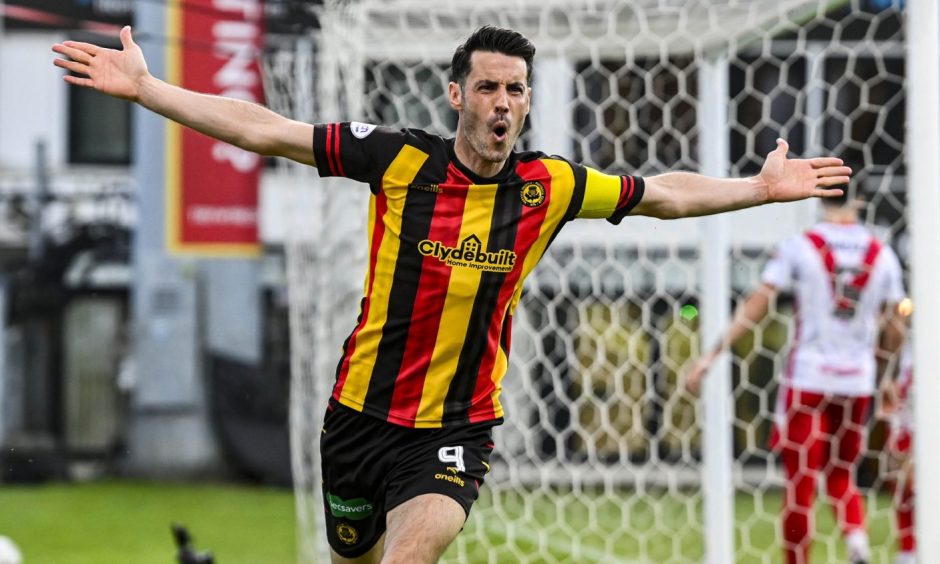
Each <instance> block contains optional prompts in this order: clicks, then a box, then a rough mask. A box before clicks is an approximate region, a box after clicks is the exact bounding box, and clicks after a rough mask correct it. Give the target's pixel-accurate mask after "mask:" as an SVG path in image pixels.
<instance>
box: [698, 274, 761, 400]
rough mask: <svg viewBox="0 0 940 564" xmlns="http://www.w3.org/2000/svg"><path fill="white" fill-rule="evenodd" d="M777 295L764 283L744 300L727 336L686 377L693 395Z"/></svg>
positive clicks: (753, 325) (757, 321)
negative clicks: (713, 367) (717, 360)
mask: <svg viewBox="0 0 940 564" xmlns="http://www.w3.org/2000/svg"><path fill="white" fill-rule="evenodd" d="M776 295H777V288H776V287H775V286H774V285H773V284H768V283H766V282H764V283H763V284H761V285H760V287H758V288H757V290H755V291H754V292H753V293H752V294H751V295H749V296H748V297H747V298H746V299H745V300H744V303H742V304H741V305H740V307H738V310H737V312H735V314H734V320H733V321H732V322H731V325H730V326H729V327H728V330H727V332H726V333H725V335H724V336H723V337H722V338H721V340H720V341H718V344H717V345H715V346H714V347H713V348H712V349H711V350H710V351H708V352H707V353H706V354H705V355H703V356H702V357H701V358H699V359H697V360H696V361H695V362H694V363H693V364H692V369H691V370H690V371H689V373H688V374H687V375H686V377H685V386H686V388H688V390H689V391H690V392H692V393H693V394H698V393H699V389H700V388H701V383H702V379H703V378H705V375H706V374H707V373H708V369H709V368H711V366H712V364H713V363H714V362H715V359H716V358H718V355H720V354H721V352H722V351H723V350H725V349H726V348H728V347H730V346H732V345H734V344H735V343H736V342H738V339H740V338H741V337H743V336H744V335H745V334H746V333H747V332H748V331H750V330H752V329H753V328H754V327H755V326H757V324H758V323H760V322H761V320H763V319H764V316H766V315H767V311H768V309H769V308H770V300H772V299H773V298H774V297H775V296H776Z"/></svg>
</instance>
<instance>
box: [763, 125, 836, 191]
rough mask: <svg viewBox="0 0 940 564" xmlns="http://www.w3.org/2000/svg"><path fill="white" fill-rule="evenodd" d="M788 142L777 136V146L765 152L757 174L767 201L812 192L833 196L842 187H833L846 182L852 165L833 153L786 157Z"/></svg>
mask: <svg viewBox="0 0 940 564" xmlns="http://www.w3.org/2000/svg"><path fill="white" fill-rule="evenodd" d="M789 149H790V147H789V145H787V142H786V141H784V140H783V139H777V148H776V149H775V150H773V151H771V152H770V153H769V154H768V155H767V160H766V161H764V166H763V168H761V171H760V178H761V179H762V180H763V181H764V184H765V185H766V186H767V201H768V202H792V201H795V200H802V199H804V198H809V197H813V196H818V197H823V198H826V197H830V198H831V197H836V196H841V195H842V190H840V189H833V188H831V187H832V186H839V185H842V184H847V183H848V182H849V176H850V175H851V174H852V169H851V168H849V167H847V166H844V165H843V163H842V159H839V158H836V157H817V158H813V159H788V158H787V151H788V150H789Z"/></svg>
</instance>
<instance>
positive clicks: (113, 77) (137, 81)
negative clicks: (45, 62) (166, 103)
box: [52, 26, 150, 101]
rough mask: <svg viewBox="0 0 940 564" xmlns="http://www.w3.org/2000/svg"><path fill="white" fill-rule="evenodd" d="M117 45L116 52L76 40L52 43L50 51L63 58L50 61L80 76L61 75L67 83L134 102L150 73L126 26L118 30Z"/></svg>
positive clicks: (129, 28) (128, 27)
mask: <svg viewBox="0 0 940 564" xmlns="http://www.w3.org/2000/svg"><path fill="white" fill-rule="evenodd" d="M121 45H122V46H123V50H121V51H118V50H116V49H107V48H105V47H100V46H98V45H93V44H91V43H82V42H80V41H64V42H62V43H56V44H55V45H53V46H52V50H53V51H55V52H56V53H58V54H60V55H64V56H65V57H67V58H60V59H55V60H54V61H53V64H54V65H55V66H57V67H62V68H64V69H66V70H69V71H72V72H73V73H76V74H79V75H81V76H73V75H65V77H64V78H65V81H66V82H68V83H69V84H75V85H77V86H84V87H86V88H94V89H95V90H98V91H100V92H103V93H105V94H110V95H111V96H116V97H118V98H124V99H125V100H131V101H136V100H137V97H138V95H139V93H140V85H141V82H142V81H143V80H144V79H145V78H146V77H148V76H149V75H150V73H149V71H148V70H147V62H146V61H145V60H144V54H143V52H142V51H141V50H140V47H138V45H137V44H136V43H134V39H133V38H132V37H131V27H130V26H124V28H123V29H121Z"/></svg>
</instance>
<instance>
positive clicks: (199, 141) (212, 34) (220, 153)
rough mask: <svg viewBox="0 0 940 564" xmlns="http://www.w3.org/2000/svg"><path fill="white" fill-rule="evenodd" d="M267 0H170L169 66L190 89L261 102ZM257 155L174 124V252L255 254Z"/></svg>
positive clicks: (170, 204)
mask: <svg viewBox="0 0 940 564" xmlns="http://www.w3.org/2000/svg"><path fill="white" fill-rule="evenodd" d="M262 2H263V0H186V1H185V2H181V1H180V0H171V1H170V2H168V14H167V22H168V28H169V33H168V34H167V35H168V37H169V42H168V47H167V48H168V53H167V74H168V79H169V80H170V82H173V83H174V84H177V85H179V86H182V87H183V88H186V89H188V90H194V91H197V92H202V93H206V94H218V95H220V96H226V97H229V98H238V99H241V100H247V101H250V102H259V103H260V102H263V99H262V97H263V93H262V84H261V69H260V65H259V64H258V58H257V55H258V53H259V52H260V48H261V42H262V39H263V31H264V30H263V5H262ZM261 166H262V159H261V157H260V156H259V155H257V154H255V153H252V152H249V151H244V150H242V149H239V148H238V147H235V146H233V145H229V144H228V143H223V142H221V141H217V140H215V139H212V138H210V137H207V136H205V135H202V134H200V133H196V132H195V131H193V130H191V129H187V128H184V127H180V126H178V125H176V124H171V125H170V126H169V129H168V131H167V185H168V186H167V213H166V217H167V229H166V232H167V243H168V246H169V250H170V252H171V253H179V254H197V255H205V256H249V255H250V256H255V255H257V254H258V253H259V251H260V244H259V240H258V181H259V178H260V175H261Z"/></svg>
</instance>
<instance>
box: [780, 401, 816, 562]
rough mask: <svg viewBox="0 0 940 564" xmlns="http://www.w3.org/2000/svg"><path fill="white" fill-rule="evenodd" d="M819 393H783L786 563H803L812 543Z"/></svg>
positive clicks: (784, 543)
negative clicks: (784, 395) (784, 409)
mask: <svg viewBox="0 0 940 564" xmlns="http://www.w3.org/2000/svg"><path fill="white" fill-rule="evenodd" d="M822 401H823V396H822V395H821V394H813V393H808V392H800V391H798V390H792V389H790V390H787V399H786V422H785V424H784V428H783V437H782V439H781V441H780V442H781V444H780V446H781V457H782V459H783V466H784V471H785V473H786V491H785V496H784V508H783V522H782V525H783V553H784V561H785V562H786V563H787V564H807V562H808V559H809V549H810V544H811V543H812V536H811V535H810V529H811V528H812V526H811V525H812V522H813V514H812V512H813V501H814V499H815V497H816V480H817V476H818V473H819V469H820V467H821V466H822V464H823V459H824V456H825V450H824V449H823V446H824V444H823V442H822V441H821V437H820V417H819V411H818V409H819V404H820V403H821V402H822Z"/></svg>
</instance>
